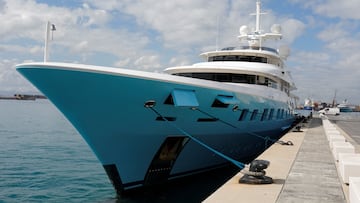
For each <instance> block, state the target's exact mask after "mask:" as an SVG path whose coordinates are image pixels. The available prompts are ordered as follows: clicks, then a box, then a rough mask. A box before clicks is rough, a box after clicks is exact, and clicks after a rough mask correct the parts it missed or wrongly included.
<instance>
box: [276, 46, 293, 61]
mask: <svg viewBox="0 0 360 203" xmlns="http://www.w3.org/2000/svg"><path fill="white" fill-rule="evenodd" d="M278 52H279V55H280V56H281V57H283V58H285V59H286V58H287V57H288V56H289V55H290V48H289V47H288V46H285V45H284V46H281V47H279V50H278Z"/></svg>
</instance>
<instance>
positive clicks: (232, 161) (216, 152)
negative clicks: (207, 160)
mask: <svg viewBox="0 0 360 203" xmlns="http://www.w3.org/2000/svg"><path fill="white" fill-rule="evenodd" d="M148 108H150V109H151V110H153V111H154V112H155V113H156V114H157V115H158V116H160V117H161V118H162V119H164V120H165V121H166V122H167V123H168V124H169V125H171V126H172V127H174V128H176V129H177V130H178V131H180V132H181V133H183V134H185V135H186V136H188V137H189V138H190V139H192V140H193V141H195V142H196V143H198V144H200V145H201V146H203V147H205V148H206V149H208V150H210V151H212V152H214V153H215V154H217V155H218V156H220V157H222V158H224V159H226V160H228V161H230V162H231V163H233V164H234V165H235V166H237V167H239V168H240V169H243V168H245V164H244V163H242V162H240V161H236V160H235V159H233V158H231V157H229V156H226V155H225V154H223V153H221V152H219V151H217V150H216V149H214V148H212V147H210V146H208V145H207V144H205V143H203V142H201V141H200V140H198V139H197V138H195V137H194V136H192V135H190V134H189V133H187V132H186V131H185V130H183V129H181V128H180V127H178V126H177V125H175V124H174V123H171V122H170V121H169V120H168V119H166V118H165V117H164V116H162V115H161V114H160V113H159V112H157V111H156V110H155V109H154V108H153V107H148Z"/></svg>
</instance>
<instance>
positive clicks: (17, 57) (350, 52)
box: [0, 0, 360, 105]
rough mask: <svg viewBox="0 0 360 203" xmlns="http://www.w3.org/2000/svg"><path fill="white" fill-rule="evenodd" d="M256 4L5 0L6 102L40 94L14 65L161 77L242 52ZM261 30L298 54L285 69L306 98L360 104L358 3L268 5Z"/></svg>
mask: <svg viewBox="0 0 360 203" xmlns="http://www.w3.org/2000/svg"><path fill="white" fill-rule="evenodd" d="M255 2H256V0H167V1H159V0H104V1H99V0H56V1H53V0H0V19H1V24H0V25H1V28H0V95H12V94H14V93H38V90H37V89H36V88H35V87H34V86H32V85H31V84H30V83H29V82H28V81H27V80H25V79H24V78H23V77H22V76H21V75H20V74H19V73H18V72H17V71H16V70H15V65H16V64H19V63H24V62H32V61H43V49H44V35H45V34H44V33H45V25H46V22H47V21H50V22H51V23H53V24H54V25H55V26H56V31H54V32H53V33H52V41H51V43H50V59H49V60H50V61H56V62H70V63H81V64H91V65H101V66H111V67H118V68H126V69H135V70H143V71H150V72H162V70H163V69H165V68H167V67H170V66H177V65H190V64H193V63H196V62H201V61H202V59H201V58H200V57H199V54H200V53H202V52H206V51H213V50H215V49H216V48H217V47H220V48H221V47H229V46H237V45H239V41H238V39H237V36H238V35H239V28H240V26H242V25H247V26H249V27H254V25H255V18H254V16H252V15H249V14H250V13H254V12H255V8H256V7H255ZM261 5H262V10H263V11H264V12H266V14H265V15H262V23H261V26H262V29H263V30H265V31H270V27H271V25H272V24H280V25H281V26H282V34H283V39H282V40H281V41H277V42H275V43H273V44H272V45H276V46H279V47H280V46H287V47H289V48H290V50H291V54H290V56H289V57H288V58H287V60H286V64H287V70H289V71H290V72H291V75H292V77H293V79H294V81H295V83H296V86H297V90H296V91H294V92H293V93H294V94H296V95H297V96H298V97H299V98H300V103H303V101H304V99H306V98H312V99H313V100H315V101H322V102H329V103H330V102H332V100H333V98H334V96H335V93H336V100H337V102H338V103H340V102H342V101H343V100H347V101H348V102H349V103H351V104H356V105H359V104H360V82H359V80H360V11H359V8H360V1H359V0H343V1H339V0H311V1H303V0H283V1H278V0H262V1H261Z"/></svg>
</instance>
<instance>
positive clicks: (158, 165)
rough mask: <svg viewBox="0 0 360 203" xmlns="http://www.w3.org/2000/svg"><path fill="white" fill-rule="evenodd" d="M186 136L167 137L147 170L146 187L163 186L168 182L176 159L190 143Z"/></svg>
mask: <svg viewBox="0 0 360 203" xmlns="http://www.w3.org/2000/svg"><path fill="white" fill-rule="evenodd" d="M188 140H189V138H188V137H184V136H178V137H167V138H166V139H165V141H164V142H163V144H162V145H161V146H160V148H159V150H158V151H157V153H156V154H155V156H154V158H153V160H152V162H151V164H150V166H149V169H148V170H147V173H146V176H145V179H144V185H154V184H161V183H164V182H165V181H167V180H168V177H169V174H170V172H171V169H172V167H173V166H174V163H175V161H176V158H177V157H178V155H179V154H180V152H181V151H182V149H183V148H184V146H185V145H186V143H187V142H188Z"/></svg>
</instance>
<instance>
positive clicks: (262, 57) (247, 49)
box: [200, 46, 284, 68]
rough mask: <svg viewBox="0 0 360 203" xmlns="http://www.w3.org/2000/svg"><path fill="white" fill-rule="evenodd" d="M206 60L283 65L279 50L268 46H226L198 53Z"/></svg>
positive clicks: (281, 66)
mask: <svg viewBox="0 0 360 203" xmlns="http://www.w3.org/2000/svg"><path fill="white" fill-rule="evenodd" d="M200 56H201V57H203V58H204V60H205V61H207V62H212V61H238V62H239V61H242V62H257V63H269V64H273V65H275V66H278V67H280V68H283V67H284V62H283V60H282V57H281V56H280V55H279V51H278V50H276V49H273V48H269V47H252V46H241V47H227V48H223V49H221V50H220V51H210V52H205V53H202V54H200Z"/></svg>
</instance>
